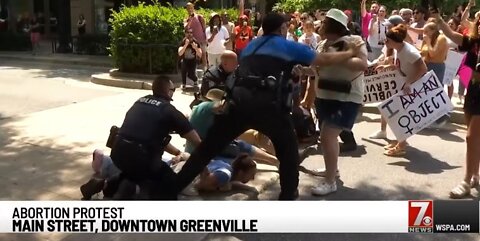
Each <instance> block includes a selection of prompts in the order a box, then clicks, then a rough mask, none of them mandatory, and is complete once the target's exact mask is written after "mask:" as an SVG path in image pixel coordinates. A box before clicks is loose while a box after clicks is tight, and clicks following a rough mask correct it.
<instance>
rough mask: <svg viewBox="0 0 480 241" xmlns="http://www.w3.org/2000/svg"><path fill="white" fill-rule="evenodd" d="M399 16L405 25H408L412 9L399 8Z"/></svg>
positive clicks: (410, 20)
mask: <svg viewBox="0 0 480 241" xmlns="http://www.w3.org/2000/svg"><path fill="white" fill-rule="evenodd" d="M400 16H401V17H402V19H403V22H404V23H405V24H406V25H410V24H411V22H412V16H413V11H412V9H409V8H402V9H400Z"/></svg>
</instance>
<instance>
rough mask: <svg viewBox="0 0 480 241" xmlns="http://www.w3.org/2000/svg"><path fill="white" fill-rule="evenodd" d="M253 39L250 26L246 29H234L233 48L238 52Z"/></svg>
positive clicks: (238, 27)
mask: <svg viewBox="0 0 480 241" xmlns="http://www.w3.org/2000/svg"><path fill="white" fill-rule="evenodd" d="M252 38H253V32H252V28H251V27H250V26H246V27H243V26H242V27H240V26H236V27H235V48H236V49H238V50H242V49H244V48H245V47H246V46H247V44H248V43H250V39H252Z"/></svg>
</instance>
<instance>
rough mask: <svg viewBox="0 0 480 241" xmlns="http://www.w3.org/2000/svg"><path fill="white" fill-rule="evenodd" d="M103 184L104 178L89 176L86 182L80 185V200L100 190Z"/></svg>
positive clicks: (86, 198)
mask: <svg viewBox="0 0 480 241" xmlns="http://www.w3.org/2000/svg"><path fill="white" fill-rule="evenodd" d="M104 184H105V180H104V179H99V178H91V179H90V180H89V181H88V182H87V183H85V184H83V185H82V186H80V192H82V196H83V197H82V200H90V199H92V196H93V195H95V194H97V193H99V192H101V191H102V189H103V187H104Z"/></svg>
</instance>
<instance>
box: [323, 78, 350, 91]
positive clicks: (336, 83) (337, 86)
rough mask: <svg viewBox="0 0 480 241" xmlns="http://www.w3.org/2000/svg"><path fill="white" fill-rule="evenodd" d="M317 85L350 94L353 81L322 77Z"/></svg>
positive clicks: (324, 88)
mask: <svg viewBox="0 0 480 241" xmlns="http://www.w3.org/2000/svg"><path fill="white" fill-rule="evenodd" d="M317 87H318V88H319V89H322V90H330V91H335V92H340V93H346V94H349V93H350V91H351V90H352V81H348V80H329V79H321V80H318V86H317Z"/></svg>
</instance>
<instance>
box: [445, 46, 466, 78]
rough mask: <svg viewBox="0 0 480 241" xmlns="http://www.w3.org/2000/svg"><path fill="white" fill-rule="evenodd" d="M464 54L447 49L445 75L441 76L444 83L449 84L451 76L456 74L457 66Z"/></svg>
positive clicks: (453, 76) (458, 66)
mask: <svg viewBox="0 0 480 241" xmlns="http://www.w3.org/2000/svg"><path fill="white" fill-rule="evenodd" d="M463 56H464V54H461V53H459V52H456V51H453V50H449V51H448V55H447V60H446V61H445V75H444V76H443V83H444V84H445V85H451V84H452V83H453V78H455V76H456V75H457V72H458V68H460V64H461V63H462V60H463Z"/></svg>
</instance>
